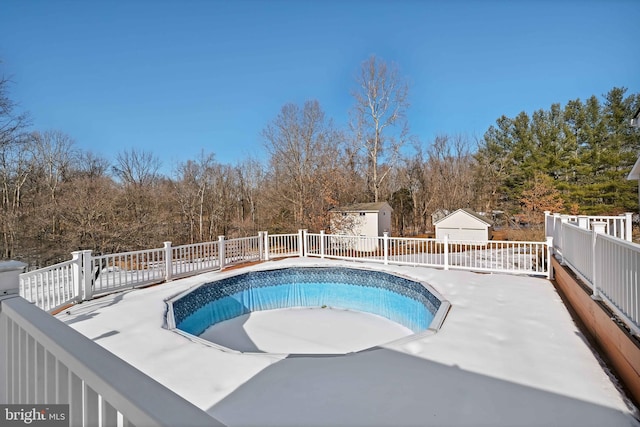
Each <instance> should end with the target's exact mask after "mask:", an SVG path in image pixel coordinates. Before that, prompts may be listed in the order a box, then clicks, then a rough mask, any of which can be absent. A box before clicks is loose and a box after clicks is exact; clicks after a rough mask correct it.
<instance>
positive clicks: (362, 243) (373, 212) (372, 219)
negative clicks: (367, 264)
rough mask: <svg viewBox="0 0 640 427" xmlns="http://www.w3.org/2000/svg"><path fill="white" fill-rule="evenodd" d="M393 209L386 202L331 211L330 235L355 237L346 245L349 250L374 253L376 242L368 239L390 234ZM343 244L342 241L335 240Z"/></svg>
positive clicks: (359, 204)
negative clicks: (386, 233) (355, 237)
mask: <svg viewBox="0 0 640 427" xmlns="http://www.w3.org/2000/svg"><path fill="white" fill-rule="evenodd" d="M392 212H393V209H392V208H391V206H389V204H388V203H387V202H378V203H356V204H353V205H348V206H341V207H337V208H333V209H331V213H332V217H331V234H339V235H346V236H357V237H358V238H357V239H355V240H353V241H350V243H349V244H348V245H347V246H349V249H355V250H359V251H375V250H377V249H378V245H377V240H375V239H367V238H368V237H380V236H383V235H384V233H385V232H388V233H389V234H390V233H391V213H392ZM337 241H341V242H343V245H344V241H343V240H339V239H336V242H337Z"/></svg>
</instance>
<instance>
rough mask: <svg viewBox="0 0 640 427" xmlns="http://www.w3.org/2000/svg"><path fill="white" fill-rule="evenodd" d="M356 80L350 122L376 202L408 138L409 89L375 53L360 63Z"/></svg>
mask: <svg viewBox="0 0 640 427" xmlns="http://www.w3.org/2000/svg"><path fill="white" fill-rule="evenodd" d="M356 83H357V88H356V89H355V90H354V91H353V92H352V96H353V98H354V100H355V105H354V106H353V109H352V110H351V123H350V125H351V130H352V132H353V134H354V139H355V143H356V144H357V145H358V146H359V147H360V148H361V149H363V150H364V154H365V156H366V164H367V168H366V171H367V179H368V185H369V188H370V191H371V193H372V194H373V200H374V201H375V202H377V201H379V198H380V187H381V184H382V182H383V181H384V180H385V179H386V178H387V176H388V174H389V172H390V171H391V170H392V169H393V167H395V166H396V164H397V161H398V158H399V153H400V148H401V147H402V146H403V145H404V144H405V142H406V141H407V140H408V138H409V127H408V123H407V119H406V110H407V108H408V107H409V102H408V99H407V97H408V92H409V89H408V84H407V83H406V82H405V81H404V80H403V79H402V78H401V77H400V75H399V72H398V68H397V66H396V65H395V64H393V63H391V64H387V63H386V62H385V61H384V60H382V59H378V58H376V57H375V56H371V57H370V58H369V59H368V60H366V61H365V62H363V63H362V67H361V69H360V74H359V75H358V76H357V78H356ZM383 163H384V164H386V167H384V168H382V167H381V166H382V165H383Z"/></svg>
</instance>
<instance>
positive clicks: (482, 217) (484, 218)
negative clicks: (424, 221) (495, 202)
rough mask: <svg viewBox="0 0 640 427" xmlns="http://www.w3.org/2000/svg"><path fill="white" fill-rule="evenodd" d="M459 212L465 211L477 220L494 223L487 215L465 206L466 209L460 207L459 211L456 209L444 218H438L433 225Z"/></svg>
mask: <svg viewBox="0 0 640 427" xmlns="http://www.w3.org/2000/svg"><path fill="white" fill-rule="evenodd" d="M458 212H464V213H466V214H467V215H471V216H472V217H474V218H475V219H477V220H479V221H482V222H484V223H485V224H488V225H493V221H491V220H490V219H488V218H486V217H484V216H482V215H480V214H479V213H477V212H474V211H472V210H471V209H468V208H465V209H458V210H457V211H454V212H452V213H450V214H449V215H447V216H445V217H444V218H440V219H439V220H437V221H436V222H434V223H433V225H436V224H438V223H439V222H442V221H444V220H445V219H447V218H449V217H451V216H453V215H455V214H457V213H458Z"/></svg>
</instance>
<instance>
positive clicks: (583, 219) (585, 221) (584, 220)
mask: <svg viewBox="0 0 640 427" xmlns="http://www.w3.org/2000/svg"><path fill="white" fill-rule="evenodd" d="M578 227H580V228H584V229H585V230H590V228H589V217H588V216H586V215H580V216H578Z"/></svg>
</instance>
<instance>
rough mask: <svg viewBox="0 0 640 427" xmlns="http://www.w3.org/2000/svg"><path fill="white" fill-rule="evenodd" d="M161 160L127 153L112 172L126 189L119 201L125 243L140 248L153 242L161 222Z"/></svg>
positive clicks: (136, 153) (120, 154)
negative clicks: (159, 191) (159, 210)
mask: <svg viewBox="0 0 640 427" xmlns="http://www.w3.org/2000/svg"><path fill="white" fill-rule="evenodd" d="M159 169H160V161H159V160H158V158H157V157H156V156H155V155H153V154H152V153H151V152H147V151H138V150H130V151H127V150H125V151H124V152H122V153H119V154H118V155H117V157H116V164H115V165H114V166H113V167H112V170H113V173H114V174H115V176H116V177H117V178H118V180H119V181H120V183H121V184H122V186H123V197H122V198H121V199H119V200H118V206H117V209H118V210H119V211H120V215H119V216H118V221H119V222H121V224H117V225H114V226H115V227H119V229H120V230H121V232H122V240H123V242H122V244H123V245H131V246H133V248H140V247H144V246H145V245H148V244H149V243H150V242H154V241H155V238H156V236H157V235H158V229H159V228H162V220H161V219H160V216H159V215H158V214H157V208H158V206H159V204H161V203H162V198H159V197H157V188H158V186H159V184H160V183H161V179H160V178H161V177H160V174H159Z"/></svg>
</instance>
